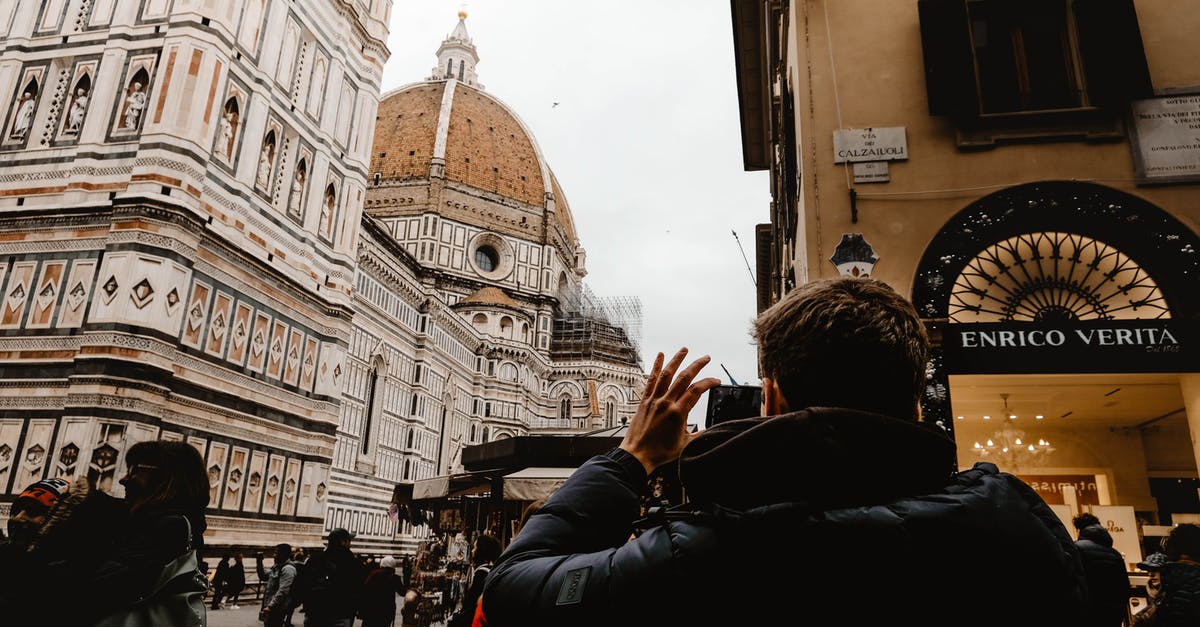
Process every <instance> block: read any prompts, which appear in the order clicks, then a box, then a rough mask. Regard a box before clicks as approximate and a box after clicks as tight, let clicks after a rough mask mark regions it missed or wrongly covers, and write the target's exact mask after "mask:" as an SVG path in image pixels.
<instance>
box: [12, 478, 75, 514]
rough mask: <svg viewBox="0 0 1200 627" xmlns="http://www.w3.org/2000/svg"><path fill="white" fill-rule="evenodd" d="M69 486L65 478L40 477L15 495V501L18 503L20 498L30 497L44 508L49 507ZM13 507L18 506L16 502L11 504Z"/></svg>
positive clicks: (52, 505) (51, 506)
mask: <svg viewBox="0 0 1200 627" xmlns="http://www.w3.org/2000/svg"><path fill="white" fill-rule="evenodd" d="M70 488H71V484H70V483H68V482H67V481H66V480H65V479H42V480H41V481H38V482H36V483H33V484H30V486H29V487H28V488H25V490H24V491H22V492H21V494H20V495H19V496H18V497H17V502H18V503H19V502H20V501H21V500H22V499H32V500H34V501H37V502H38V503H41V504H42V506H43V507H45V508H46V509H51V508H53V507H54V504H55V503H57V502H58V499H59V498H60V497H62V495H64V494H66V493H67V490H69V489H70ZM13 508H14V509H17V508H18V506H17V503H14V504H13Z"/></svg>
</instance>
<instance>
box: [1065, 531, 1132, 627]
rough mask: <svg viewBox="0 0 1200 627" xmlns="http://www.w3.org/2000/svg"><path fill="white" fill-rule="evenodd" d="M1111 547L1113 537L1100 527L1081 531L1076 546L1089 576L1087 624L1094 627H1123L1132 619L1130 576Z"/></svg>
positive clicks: (1121, 557)
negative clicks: (1128, 619) (1130, 616)
mask: <svg viewBox="0 0 1200 627" xmlns="http://www.w3.org/2000/svg"><path fill="white" fill-rule="evenodd" d="M1112 545H1113V539H1112V535H1111V534H1109V533H1108V530H1107V529H1105V528H1104V527H1101V526H1100V525H1090V526H1088V527H1084V528H1083V529H1081V530H1079V540H1078V541H1077V542H1076V543H1075V546H1077V547H1079V556H1080V558H1081V559H1083V572H1084V574H1085V575H1086V576H1087V583H1088V597H1089V603H1090V606H1089V608H1088V622H1087V624H1088V625H1095V627H1120V626H1121V623H1122V622H1123V621H1124V620H1125V619H1126V618H1127V617H1128V615H1129V595H1130V583H1129V572H1128V570H1127V569H1126V566H1125V558H1124V556H1122V555H1121V553H1120V552H1118V551H1117V550H1116V549H1114V548H1112Z"/></svg>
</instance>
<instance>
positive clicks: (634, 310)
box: [550, 285, 642, 368]
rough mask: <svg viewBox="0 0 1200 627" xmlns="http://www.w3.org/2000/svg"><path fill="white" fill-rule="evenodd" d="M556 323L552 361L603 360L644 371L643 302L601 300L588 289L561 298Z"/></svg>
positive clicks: (624, 298) (630, 298) (614, 298)
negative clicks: (642, 356) (642, 352)
mask: <svg viewBox="0 0 1200 627" xmlns="http://www.w3.org/2000/svg"><path fill="white" fill-rule="evenodd" d="M559 306H560V311H559V316H560V317H558V318H557V319H555V320H554V333H553V335H552V336H551V342H550V356H551V358H553V359H601V360H604V361H615V362H617V363H622V364H628V365H631V366H637V367H639V368H640V367H641V363H642V359H641V342H642V301H641V299H640V298H638V297H636V296H609V297H604V298H602V297H599V296H596V294H595V293H593V292H592V290H591V289H590V288H589V287H588V286H587V285H581V286H580V288H579V289H578V290H573V291H572V292H571V293H569V294H565V295H562V298H561V301H560V305H559Z"/></svg>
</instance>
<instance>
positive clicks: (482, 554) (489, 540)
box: [471, 533, 500, 564]
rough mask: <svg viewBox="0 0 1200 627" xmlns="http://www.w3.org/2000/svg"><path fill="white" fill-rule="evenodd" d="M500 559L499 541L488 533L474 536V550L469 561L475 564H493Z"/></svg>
mask: <svg viewBox="0 0 1200 627" xmlns="http://www.w3.org/2000/svg"><path fill="white" fill-rule="evenodd" d="M499 557H500V539H499V538H497V537H496V536H494V535H492V534H490V533H481V534H479V535H478V536H475V550H474V552H472V553H471V559H472V560H474V562H475V563H476V564H484V563H487V562H494V561H496V560H497V559H499Z"/></svg>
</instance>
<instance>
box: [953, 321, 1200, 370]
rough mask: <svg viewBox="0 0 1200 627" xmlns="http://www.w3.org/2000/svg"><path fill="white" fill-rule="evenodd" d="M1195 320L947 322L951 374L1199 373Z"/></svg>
mask: <svg viewBox="0 0 1200 627" xmlns="http://www.w3.org/2000/svg"><path fill="white" fill-rule="evenodd" d="M1198 337H1200V335H1198V334H1197V325H1196V323H1194V322H1188V321H1181V320H1088V321H1074V322H1063V323H1021V322H996V323H975V324H949V325H946V327H944V330H943V334H942V349H943V351H944V352H945V355H946V367H947V370H948V371H949V372H950V373H953V374H1024V373H1100V372H1200V351H1198V350H1197V347H1196V339H1197V338H1198Z"/></svg>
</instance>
